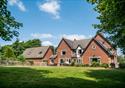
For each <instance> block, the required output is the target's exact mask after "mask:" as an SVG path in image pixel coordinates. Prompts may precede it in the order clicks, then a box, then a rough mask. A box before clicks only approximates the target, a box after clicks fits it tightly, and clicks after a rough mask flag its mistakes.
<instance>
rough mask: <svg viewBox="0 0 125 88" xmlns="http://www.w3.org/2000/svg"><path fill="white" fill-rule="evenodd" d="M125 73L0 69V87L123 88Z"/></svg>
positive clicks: (116, 71)
mask: <svg viewBox="0 0 125 88" xmlns="http://www.w3.org/2000/svg"><path fill="white" fill-rule="evenodd" d="M124 87H125V70H118V69H102V68H84V67H0V88H124Z"/></svg>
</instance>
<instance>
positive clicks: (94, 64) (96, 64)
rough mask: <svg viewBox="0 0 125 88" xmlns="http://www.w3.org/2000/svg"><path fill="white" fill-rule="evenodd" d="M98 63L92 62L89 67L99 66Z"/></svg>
mask: <svg viewBox="0 0 125 88" xmlns="http://www.w3.org/2000/svg"><path fill="white" fill-rule="evenodd" d="M99 66H100V63H99V62H92V64H91V67H99Z"/></svg>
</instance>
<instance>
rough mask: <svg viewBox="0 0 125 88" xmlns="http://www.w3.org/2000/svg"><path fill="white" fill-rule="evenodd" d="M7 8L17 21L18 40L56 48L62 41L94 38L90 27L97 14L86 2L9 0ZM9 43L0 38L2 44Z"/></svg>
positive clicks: (74, 0) (78, 0) (80, 0)
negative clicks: (18, 23)
mask: <svg viewBox="0 0 125 88" xmlns="http://www.w3.org/2000/svg"><path fill="white" fill-rule="evenodd" d="M8 9H9V10H10V11H11V15H12V16H14V17H15V18H16V20H17V21H19V22H21V23H23V27H22V28H20V29H19V33H20V35H19V39H20V41H27V40H29V39H36V38H38V39H40V40H41V41H42V45H54V46H57V45H58V43H59V42H60V40H61V38H62V37H64V38H68V39H71V40H73V39H74V38H75V39H86V38H91V37H93V36H95V34H96V31H97V30H96V29H94V28H93V26H92V24H96V23H99V21H98V20H97V19H96V17H97V16H98V14H97V13H96V12H95V11H94V10H93V6H92V5H91V4H90V3H88V2H87V1H86V0H8ZM15 39H16V38H14V39H12V41H4V40H2V39H0V43H1V45H6V44H12V43H13V42H14V41H15Z"/></svg>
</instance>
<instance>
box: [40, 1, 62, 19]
mask: <svg viewBox="0 0 125 88" xmlns="http://www.w3.org/2000/svg"><path fill="white" fill-rule="evenodd" d="M39 9H40V10H41V11H44V12H47V13H49V14H51V15H53V17H54V19H59V18H60V15H59V11H60V0H46V2H45V3H43V4H40V5H39Z"/></svg>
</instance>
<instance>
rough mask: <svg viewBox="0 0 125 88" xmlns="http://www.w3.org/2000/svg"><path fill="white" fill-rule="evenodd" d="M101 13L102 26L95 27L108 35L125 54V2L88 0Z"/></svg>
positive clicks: (121, 0)
mask: <svg viewBox="0 0 125 88" xmlns="http://www.w3.org/2000/svg"><path fill="white" fill-rule="evenodd" d="M87 1H88V2H90V3H91V4H93V5H94V10H95V11H96V12H98V13H99V16H98V17H97V19H99V21H100V24H95V25H94V27H95V28H97V29H98V32H103V33H105V34H107V35H108V37H109V39H110V40H111V41H112V42H113V43H114V44H115V46H118V47H119V48H121V50H122V51H123V54H125V0H87Z"/></svg>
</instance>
